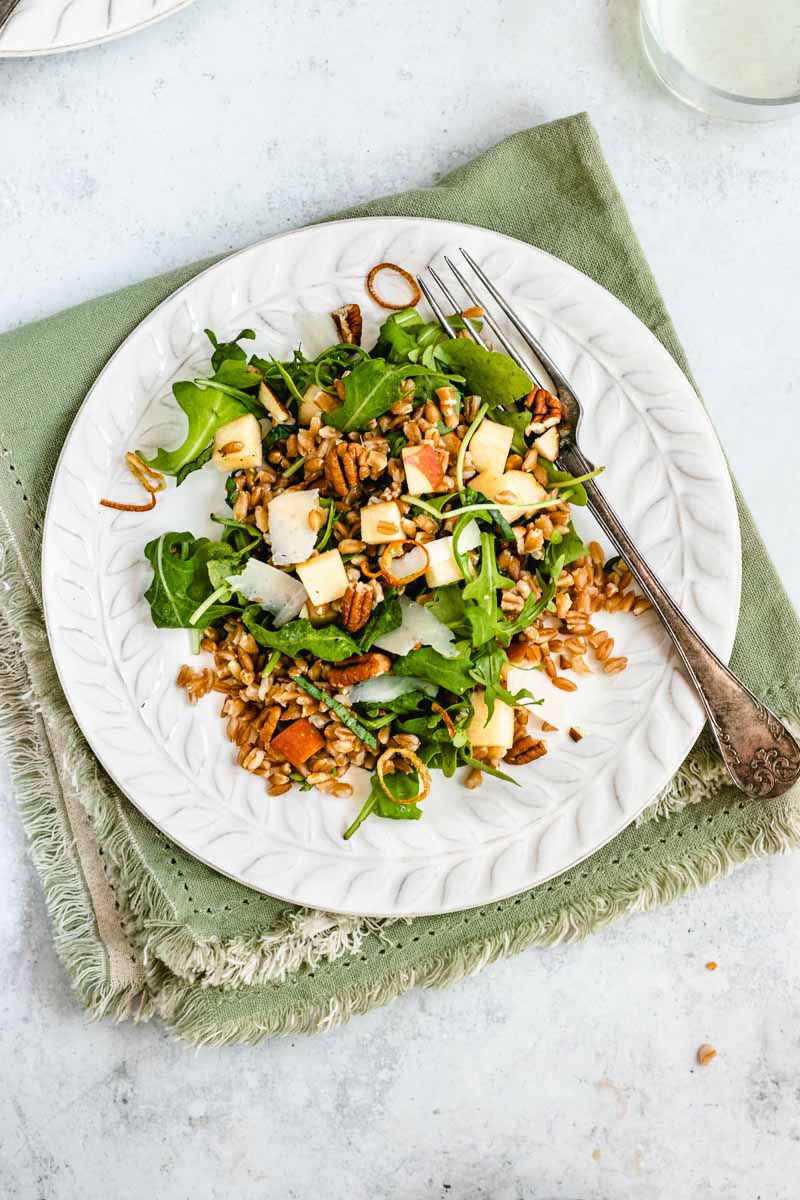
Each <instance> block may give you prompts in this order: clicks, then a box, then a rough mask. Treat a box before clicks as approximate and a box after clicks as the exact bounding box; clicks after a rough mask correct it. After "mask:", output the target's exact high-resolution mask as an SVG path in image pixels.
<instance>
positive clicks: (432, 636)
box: [375, 596, 458, 658]
mask: <svg viewBox="0 0 800 1200" xmlns="http://www.w3.org/2000/svg"><path fill="white" fill-rule="evenodd" d="M400 608H401V610H402V613H403V620H402V622H401V624H400V625H399V627H398V628H397V629H393V630H392V632H391V633H385V634H384V635H383V637H379V638H378V639H377V641H376V642H375V645H376V646H378V647H379V648H380V649H381V650H388V651H389V653H390V654H399V655H401V656H404V655H406V654H410V653H411V651H412V650H416V648H417V646H431V647H432V648H433V649H434V650H436V651H437V653H439V654H441V655H442V657H443V658H454V657H455V656H456V655H457V654H458V651H457V650H456V648H455V645H454V642H455V637H456V635H455V634H454V633H453V631H452V629H448V628H447V626H446V625H444V624H443V623H442V622H441V621H440V620H439V618H438V617H436V616H434V614H433V613H432V612H431V610H430V609H429V608H425V606H424V605H423V604H417V602H416V600H408V599H407V598H406V597H405V596H401V597H400Z"/></svg>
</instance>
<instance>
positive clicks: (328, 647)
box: [242, 604, 360, 662]
mask: <svg viewBox="0 0 800 1200" xmlns="http://www.w3.org/2000/svg"><path fill="white" fill-rule="evenodd" d="M261 617H263V610H262V609H261V607H260V606H259V605H258V604H251V605H249V606H248V607H247V608H246V609H245V610H244V613H243V614H242V620H243V621H244V623H245V625H246V626H247V628H248V629H249V630H250V632H251V633H252V635H253V637H254V638H255V639H256V641H257V642H258V644H259V646H267V647H268V648H269V649H270V650H281V651H282V652H283V653H284V654H288V656H289V657H290V658H297V656H298V654H300V653H302V651H304V650H307V651H308V653H309V654H313V655H314V657H315V658H319V659H322V661H323V662H341V661H342V660H343V659H345V658H350V656H351V655H353V654H359V653H360V649H359V645H358V642H356V641H354V640H353V638H351V637H350V634H349V633H346V632H345V630H344V629H341V628H340V627H339V626H338V625H322V626H320V627H319V628H317V626H315V625H312V624H311V622H310V621H307V620H306V619H305V617H298V619H297V620H296V621H289V622H288V624H286V625H283V626H281V628H280V629H268V628H267V627H266V625H263V624H262V623H261V620H260V619H259V618H261Z"/></svg>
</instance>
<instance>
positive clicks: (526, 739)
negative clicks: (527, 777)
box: [506, 733, 547, 767]
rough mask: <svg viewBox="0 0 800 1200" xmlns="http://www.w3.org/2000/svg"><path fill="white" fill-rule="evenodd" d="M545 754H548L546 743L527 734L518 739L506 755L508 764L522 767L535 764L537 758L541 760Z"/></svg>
mask: <svg viewBox="0 0 800 1200" xmlns="http://www.w3.org/2000/svg"><path fill="white" fill-rule="evenodd" d="M543 754H547V746H546V745H545V743H544V742H542V741H539V740H538V739H537V738H533V737H531V735H530V734H529V733H526V734H523V736H522V737H520V738H517V739H516V741H515V742H514V745H513V746H512V747H511V749H510V750H509V752H508V754H507V755H506V762H507V763H511V765H512V766H515V767H521V766H523V765H524V764H525V763H529V762H533V760H534V759H535V758H541V757H542V755H543Z"/></svg>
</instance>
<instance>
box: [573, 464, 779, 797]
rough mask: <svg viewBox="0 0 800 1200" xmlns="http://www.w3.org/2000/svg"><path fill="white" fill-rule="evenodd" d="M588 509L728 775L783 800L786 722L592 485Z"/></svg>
mask: <svg viewBox="0 0 800 1200" xmlns="http://www.w3.org/2000/svg"><path fill="white" fill-rule="evenodd" d="M560 462H561V464H562V465H563V466H564V468H565V469H566V470H568V471H570V472H571V473H572V474H575V475H581V474H584V473H585V472H587V471H590V470H591V469H592V466H591V464H590V463H589V461H588V460H587V459H586V457H585V456H584V455H583V454H582V452H581V451H580V450H578V449H577V447H576V446H574V445H569V446H565V447H563V448H562V452H561V457H560ZM586 491H587V494H588V498H589V507H590V509H591V510H592V512H593V513H594V515H595V517H596V518H597V520H598V521H599V523H600V525H601V526H602V527H603V529H604V530H605V532H606V533H607V534H608V536H609V537H610V538H611V540H612V541H613V542H614V544H615V545H616V547H617V549H618V550H619V551H620V553H621V555H622V557H623V558H624V559H625V562H626V563H627V564H628V566H629V568H630V570H631V574H632V575H633V576H634V578H635V579H636V581H637V583H638V584H639V586H640V587H641V589H642V591H643V592H644V593H645V595H646V596H647V598H648V599H649V600H650V602H651V604H652V605H653V608H654V609H655V611H656V612H657V613H658V615H659V617H660V618H661V621H662V622H663V624H664V628H665V629H666V630H667V633H668V634H669V636H670V638H671V639H672V642H673V644H674V646H675V649H676V650H677V651H678V654H679V655H680V656H681V658H682V660H683V663H684V666H685V667H686V670H687V672H688V674H689V677H690V679H691V680H692V682H693V683H694V685H695V687H696V689H697V692H698V694H699V696H700V699H701V700H702V702H703V706H704V708H705V710H706V713H707V714H708V719H709V724H710V725H711V729H712V731H713V733H714V736H715V738H716V740H717V744H718V746H719V750H720V754H721V755H722V759H723V761H724V763H725V766H726V767H727V769H728V773H729V775H730V777H731V779H732V780H733V782H734V783H735V784H736V786H737V787H738V788H739V789H740V790H741V791H743V792H745V793H746V794H747V795H748V796H753V797H754V798H757V799H762V800H766V799H767V798H768V797H770V796H781V795H783V793H784V792H786V791H788V790H789V788H790V787H791V786H792V784H793V783H795V782H796V781H797V780H798V779H800V744H798V742H797V741H796V740H795V738H794V737H793V736H792V734H791V733H790V732H789V730H788V729H787V728H786V726H785V725H784V724H783V722H782V721H780V720H779V719H778V717H776V716H775V714H774V713H773V712H770V710H769V709H768V708H767V707H766V706H765V705H764V704H762V703H761V701H760V700H758V699H757V698H756V697H755V696H754V695H753V693H752V692H751V691H750V690H749V688H747V687H745V685H744V684H743V683H742V681H741V680H740V679H737V678H736V676H735V675H734V674H733V672H732V671H731V670H729V668H728V667H726V666H725V664H724V663H723V662H721V661H720V659H719V658H717V656H716V654H714V652H713V650H712V649H711V648H710V646H708V645H707V644H706V642H705V641H704V640H703V638H702V637H701V636H700V634H699V633H698V632H697V630H696V629H695V628H694V626H693V625H691V624H690V622H689V621H688V620H687V619H686V617H685V616H684V615H683V613H682V612H681V610H680V609H679V608H678V606H677V605H676V604H675V602H674V600H673V599H672V597H671V596H670V595H669V593H668V592H667V591H666V590H665V588H664V587H663V585H662V584H661V583H660V581H659V580H658V578H657V577H656V575H654V574H653V572H652V570H651V569H650V567H649V566H648V565H647V563H646V561H645V560H644V558H643V557H642V555H641V554H640V553H639V551H638V550H637V549H636V546H635V544H634V543H633V541H632V540H631V537H630V535H629V534H628V532H627V530H626V529H625V526H624V525H623V524H622V522H621V521H620V519H619V517H618V516H617V514H616V513H615V512H614V510H613V509H612V507H611V505H610V504H609V503H608V501H607V500H606V498H605V497H604V496H603V493H602V492H601V491H600V489H599V487H598V486H597V484H596V482H595V481H594V480H590V481H589V482H588V483H587V484H586Z"/></svg>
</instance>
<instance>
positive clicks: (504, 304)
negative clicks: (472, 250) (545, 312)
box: [459, 246, 571, 391]
mask: <svg viewBox="0 0 800 1200" xmlns="http://www.w3.org/2000/svg"><path fill="white" fill-rule="evenodd" d="M459 249H460V251H461V253H462V255H463V256H464V258H465V259H466V261H467V262H468V263H469V265H470V266H471V267H472V269H473V271H474V272H475V274H476V275H477V276H478V279H480V281H481V283H482V284H483V286H484V287H485V288H486V290H487V291H488V292H489V294H490V295H491V296H492V297H493V298H494V299H495V300H496V301H497V303H498V304H499V305H500V308H501V309H502V310H503V312H504V313H505V315H506V316H507V317H508V319H509V321H510V322H511V324H512V325H513V326H514V328H515V329H516V331H517V333H518V334H519V335H520V337H521V338H522V339H523V341H525V342H526V343H527V345H528V346H530V348H531V350H533V352H534V353H535V354H536V355H537V357H538V358H539V361H540V362H541V363H542V365H543V366H544V368H545V370H546V371H547V373H548V374H549V375H550V376H551V377H552V379H553V382H554V383H555V384H556V386H557V387H564V388H567V389H568V390H570V391H571V388H570V386H569V381H568V380H567V378H566V376H565V375H564V373H563V372H562V371H560V370H559V369H558V367H557V365H556V364H555V363H554V362H553V360H552V358H551V357H550V355H549V354H548V353H547V351H546V350H545V348H544V346H543V345H542V343H541V342H540V341H539V339H538V338H537V337H536V334H535V333H532V332H531V330H530V329H529V328H528V326H527V325H526V324H525V322H524V321H523V320H522V319H521V318H520V317H518V316H517V314H516V313H515V312H514V309H513V308H512V307H511V305H510V304H509V303H508V301H507V300H506V298H505V296H504V295H503V294H502V292H499V291H498V290H497V288H496V287H495V285H494V284H493V283H492V281H491V279H490V278H489V276H488V275H487V274H486V273H485V271H484V270H483V269H482V268H481V267H479V266H478V264H477V263H476V262H475V259H474V258H473V257H472V255H471V254H469V253H468V252H467V251H466V250H465V249H464V247H463V246H460V247H459ZM540 386H541V385H540Z"/></svg>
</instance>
